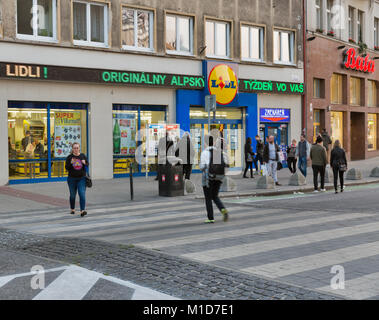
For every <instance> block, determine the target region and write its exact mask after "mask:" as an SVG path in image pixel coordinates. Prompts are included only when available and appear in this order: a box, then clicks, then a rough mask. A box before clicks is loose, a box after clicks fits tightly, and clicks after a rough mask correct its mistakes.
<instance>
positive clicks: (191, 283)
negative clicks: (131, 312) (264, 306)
mask: <svg viewBox="0 0 379 320" xmlns="http://www.w3.org/2000/svg"><path fill="white" fill-rule="evenodd" d="M0 248H4V249H6V250H12V251H16V252H23V253H28V254H31V255H33V256H37V257H42V258H47V259H53V260H56V261H60V262H62V263H70V264H77V265H80V266H81V267H84V268H87V269H90V270H93V271H96V272H100V273H104V274H107V275H111V276H114V277H117V278H120V279H123V280H128V281H132V282H134V283H136V284H138V285H141V286H145V287H149V288H151V289H154V290H158V291H160V292H162V293H166V294H168V295H171V296H176V297H178V298H181V299H186V300H187V299H192V300H219V299H222V300H247V299H249V300H250V299H255V300H342V299H344V298H341V297H339V296H337V295H336V296H335V295H328V294H325V293H321V292H318V291H312V290H307V289H303V288H301V287H296V286H293V285H290V284H287V283H282V282H277V281H273V280H268V279H264V278H260V277H255V276H252V275H248V274H244V273H239V272H235V271H233V270H228V269H226V268H220V267H214V266H211V265H207V264H202V263H198V262H194V261H191V260H187V259H183V258H177V257H174V256H170V255H167V254H164V253H161V252H158V251H153V250H146V249H142V248H139V247H134V246H127V245H113V244H109V243H104V242H100V241H94V240H85V239H75V238H49V237H44V236H37V235H31V234H27V233H19V232H15V231H10V230H6V229H0Z"/></svg>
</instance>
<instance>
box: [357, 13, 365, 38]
mask: <svg viewBox="0 0 379 320" xmlns="http://www.w3.org/2000/svg"><path fill="white" fill-rule="evenodd" d="M357 25H358V42H363V29H364V28H363V11H360V10H358V19H357Z"/></svg>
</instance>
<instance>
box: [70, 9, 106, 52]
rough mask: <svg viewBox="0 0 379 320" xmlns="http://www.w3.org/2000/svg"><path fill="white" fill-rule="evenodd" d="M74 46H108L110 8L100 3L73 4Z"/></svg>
mask: <svg viewBox="0 0 379 320" xmlns="http://www.w3.org/2000/svg"><path fill="white" fill-rule="evenodd" d="M73 15H74V16H73V23H74V34H73V37H74V44H77V45H91V46H99V47H105V46H107V45H108V6H107V5H105V4H100V3H87V2H79V1H75V2H74V3H73Z"/></svg>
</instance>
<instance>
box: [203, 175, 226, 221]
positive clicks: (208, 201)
mask: <svg viewBox="0 0 379 320" xmlns="http://www.w3.org/2000/svg"><path fill="white" fill-rule="evenodd" d="M221 183H222V182H221V181H217V180H210V181H209V188H208V187H203V190H204V196H205V206H206V208H207V215H208V219H209V220H214V216H213V204H212V201H214V203H215V204H216V206H217V208H218V209H219V210H220V211H221V209H224V208H225V206H224V204H223V203H222V202H221V200H220V198H219V197H218V193H219V191H220V186H221Z"/></svg>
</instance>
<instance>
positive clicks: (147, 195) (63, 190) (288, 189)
mask: <svg viewBox="0 0 379 320" xmlns="http://www.w3.org/2000/svg"><path fill="white" fill-rule="evenodd" d="M376 166H379V157H378V158H373V159H368V160H360V161H353V162H349V164H348V168H349V169H351V168H356V169H359V170H361V172H362V179H361V180H345V184H346V186H349V185H357V184H366V183H379V178H371V177H370V173H371V170H372V169H373V168H374V167H376ZM307 173H308V175H307V185H305V186H289V185H288V183H289V178H290V176H291V173H290V171H289V170H288V168H283V169H282V170H280V171H279V172H278V179H279V182H280V183H281V184H282V186H278V187H275V189H271V190H262V189H257V188H256V183H257V181H258V178H259V176H258V175H254V179H250V178H248V179H244V178H242V173H239V174H238V175H231V177H232V178H233V180H234V181H235V182H236V185H237V191H236V192H221V193H220V196H221V197H236V196H264V195H280V194H291V193H294V192H310V191H313V173H312V168H309V167H308V169H307ZM248 176H249V173H248ZM154 179H155V177H148V178H147V179H146V178H145V177H134V179H133V180H134V201H166V202H167V201H169V202H171V201H178V200H179V201H180V200H182V199H183V198H184V199H188V198H190V199H191V198H192V199H194V198H198V199H200V198H202V197H203V190H202V187H201V174H192V175H191V180H192V181H193V182H194V183H195V185H196V194H190V195H186V196H184V197H173V198H167V197H159V196H158V181H155V180H154ZM326 188H327V189H328V190H330V189H334V187H333V184H332V183H328V184H326ZM68 197H69V192H68V187H67V183H66V182H49V183H39V184H26V185H12V186H6V187H0V203H1V206H0V213H1V212H13V211H25V210H40V209H45V208H51V207H68ZM130 199H131V197H130V180H129V178H124V179H112V180H95V181H94V183H93V188H92V189H87V204H88V207H91V206H100V205H107V204H109V205H117V204H122V203H124V204H125V203H129V202H130Z"/></svg>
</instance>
